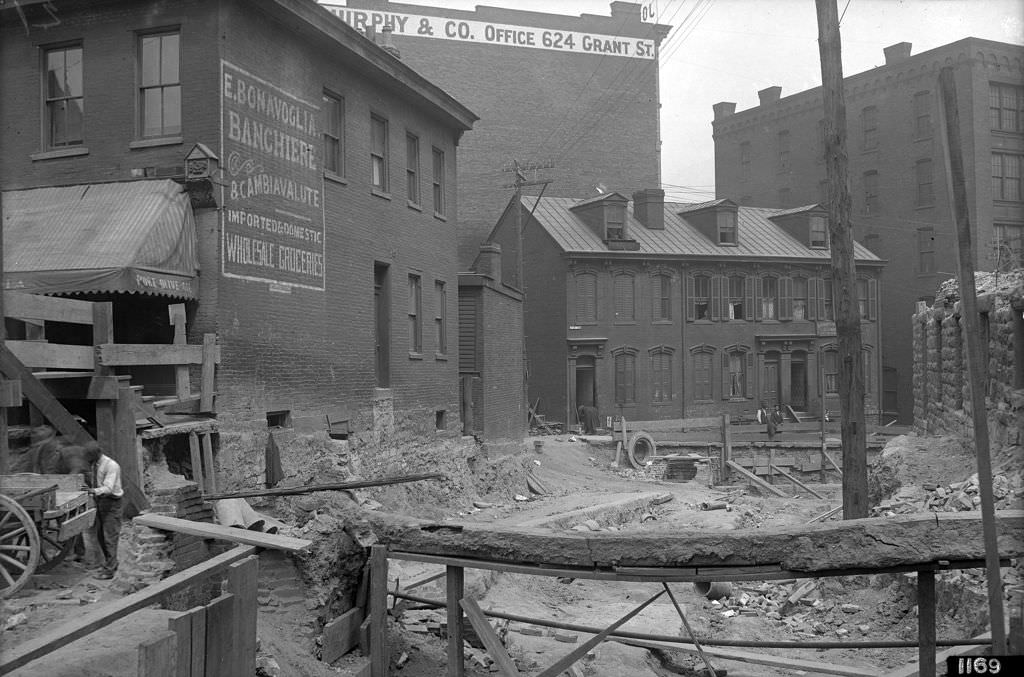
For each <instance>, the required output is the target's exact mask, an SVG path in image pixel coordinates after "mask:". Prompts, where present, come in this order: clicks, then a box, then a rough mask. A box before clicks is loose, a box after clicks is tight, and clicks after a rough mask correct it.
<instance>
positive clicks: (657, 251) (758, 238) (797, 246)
mask: <svg viewBox="0 0 1024 677" xmlns="http://www.w3.org/2000/svg"><path fill="white" fill-rule="evenodd" d="M537 200H538V198H536V197H530V196H524V197H523V198H522V204H523V206H524V207H525V208H526V210H527V211H529V210H530V209H533V206H534V202H536V201H537ZM539 200H540V202H539V204H537V208H536V210H535V211H534V214H533V218H534V219H535V220H536V221H537V223H538V224H539V225H540V226H541V227H542V228H543V229H544V230H545V231H546V232H547V233H548V234H549V235H551V237H552V238H553V239H554V241H555V242H556V243H557V245H558V246H559V247H560V248H561V249H562V250H563V251H565V252H566V253H575V254H604V255H609V254H613V255H615V256H623V255H626V256H629V257H636V256H652V257H667V256H671V257H701V258H708V257H714V258H718V259H742V258H760V259H772V258H779V259H783V258H784V259H795V258H799V259H811V260H813V259H820V260H830V259H831V252H830V250H828V249H812V248H810V247H808V246H807V245H805V244H803V243H801V242H799V241H798V240H797V239H795V238H794V237H792V236H791V235H790V234H789V233H787V232H786V231H785V230H784V229H783V228H782V227H780V226H779V225H778V224H776V223H774V222H773V221H771V219H769V217H770V216H776V215H779V214H785V213H792V212H793V210H784V209H769V208H765V207H743V206H740V207H739V212H738V216H737V229H738V234H739V237H738V243H737V244H736V245H735V246H733V245H729V246H722V245H719V244H717V243H715V242H713V241H711V240H710V239H708V238H707V237H705V236H704V235H703V234H701V232H700V231H699V230H697V229H696V228H695V227H694V226H692V225H691V224H690V223H689V222H687V221H686V219H684V218H683V217H682V216H680V215H679V214H680V212H683V211H693V210H694V208H695V207H698V205H693V204H689V203H673V202H666V203H665V229H664V230H650V229H649V228H647V227H646V226H644V225H643V224H642V223H640V222H639V221H638V220H637V219H636V218H635V217H634V216H633V209H632V203H630V208H629V209H628V210H627V216H626V221H627V223H626V228H627V232H628V237H629V238H630V239H633V240H636V242H637V243H638V244H639V245H640V248H639V250H637V251H627V252H623V251H619V250H614V251H613V250H609V249H608V246H607V245H606V244H605V243H604V242H603V241H602V239H601V237H600V236H599V235H598V234H597V233H595V232H594V231H593V230H591V229H590V228H589V227H587V225H586V224H585V223H583V221H581V220H580V219H579V218H578V217H577V216H576V215H575V214H574V213H573V212H572V211H571V210H570V207H572V206H573V205H576V204H578V200H575V199H572V198H562V197H543V198H539ZM719 202H721V201H720V200H715V201H712V202H708V203H701V204H700V205H699V207H701V208H703V207H707V206H709V205H712V204H715V203H719ZM806 209H808V208H801V209H800V210H799V211H805V210H806ZM854 257H855V259H856V260H857V261H861V262H875V263H882V262H883V259H880V258H879V257H878V256H876V255H875V254H873V253H871V251H870V250H869V249H867V248H866V247H864V246H863V245H861V244H860V243H857V242H854Z"/></svg>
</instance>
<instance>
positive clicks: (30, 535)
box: [0, 495, 40, 598]
mask: <svg viewBox="0 0 1024 677" xmlns="http://www.w3.org/2000/svg"><path fill="white" fill-rule="evenodd" d="M39 551H40V545H39V533H38V532H37V531H36V525H35V523H34V522H33V521H32V518H31V517H30V516H29V514H28V512H26V511H25V509H24V508H22V507H21V506H20V505H18V503H17V502H16V501H15V500H14V499H13V498H10V497H9V496H4V495H0V598H4V597H7V596H9V595H12V594H14V593H15V592H17V591H18V590H21V588H22V587H24V585H25V583H27V582H28V579H29V577H31V576H32V574H33V573H34V572H35V569H36V565H37V564H38V563H39Z"/></svg>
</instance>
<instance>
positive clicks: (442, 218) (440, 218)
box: [434, 212, 448, 221]
mask: <svg viewBox="0 0 1024 677" xmlns="http://www.w3.org/2000/svg"><path fill="white" fill-rule="evenodd" d="M434 218H435V219H437V220H438V221H447V220H448V217H447V216H445V215H444V214H441V213H440V212H434Z"/></svg>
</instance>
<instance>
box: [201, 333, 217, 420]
mask: <svg viewBox="0 0 1024 677" xmlns="http://www.w3.org/2000/svg"><path fill="white" fill-rule="evenodd" d="M202 358H203V360H202V364H203V368H202V373H201V376H200V387H199V410H200V411H204V412H212V411H213V410H214V402H213V396H214V392H215V390H214V389H215V387H216V382H215V381H214V376H215V374H216V364H217V363H218V362H220V346H218V345H217V335H216V334H203V354H202Z"/></svg>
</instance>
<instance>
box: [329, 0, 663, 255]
mask: <svg viewBox="0 0 1024 677" xmlns="http://www.w3.org/2000/svg"><path fill="white" fill-rule="evenodd" d="M321 4H323V5H324V6H325V7H327V8H328V9H330V10H331V11H332V12H335V13H336V14H337V15H338V16H340V17H341V18H342V19H344V20H345V21H347V22H348V23H350V24H351V25H352V26H354V27H355V28H357V29H360V30H369V31H370V32H371V33H376V34H377V36H378V38H380V37H381V33H382V31H383V30H384V28H385V26H387V27H389V28H391V29H392V30H391V31H390V32H389V37H387V38H385V39H387V40H389V41H390V43H391V44H392V45H393V46H394V48H396V49H397V51H398V53H399V54H400V56H401V59H402V60H403V61H404V62H406V63H408V64H409V65H411V66H412V67H413V68H415V69H416V70H417V71H419V72H421V73H423V74H424V75H425V76H426V77H428V78H430V79H431V81H433V82H436V83H437V84H438V85H440V86H441V87H442V88H443V89H444V90H445V91H447V92H449V93H450V94H452V95H453V96H454V97H455V98H456V99H458V100H459V101H461V102H463V103H464V104H466V105H467V106H468V107H469V108H470V109H471V110H473V112H475V113H476V114H477V115H479V116H480V121H479V122H478V123H477V124H475V125H474V127H473V132H472V133H471V134H467V135H466V137H465V138H464V139H463V140H462V141H461V142H460V144H459V168H458V183H459V196H460V197H459V211H458V223H459V264H460V266H461V269H462V270H468V268H469V266H470V264H471V263H472V262H473V260H474V258H475V257H476V255H477V252H478V248H479V246H480V243H481V242H483V241H484V240H485V239H486V237H487V234H488V233H489V232H490V230H491V228H492V227H493V226H494V224H495V222H496V221H497V219H498V216H500V214H501V211H502V209H504V207H505V204H506V203H507V202H508V199H509V196H510V194H511V189H510V188H509V184H510V183H512V180H513V178H514V175H513V174H511V173H509V172H507V171H502V170H503V169H505V168H507V167H508V165H509V163H510V162H511V161H513V160H520V161H525V162H528V163H529V162H533V163H540V164H545V163H548V162H551V163H553V164H554V165H555V166H554V167H553V168H550V169H546V170H545V171H544V174H543V176H544V177H545V178H549V179H552V183H551V184H550V185H548V186H547V189H546V192H545V194H546V195H552V196H561V197H575V196H579V195H594V194H596V193H597V190H595V188H597V187H598V186H601V187H602V190H606V191H607V190H629V189H630V188H631V187H632V186H635V185H636V182H638V181H639V182H641V183H642V185H648V186H656V185H660V184H659V182H660V178H661V174H660V165H661V153H660V151H661V142H660V136H659V108H660V93H659V85H658V58H657V46H658V44H659V43H660V42H661V40H662V39H664V38H665V36H666V35H667V34H668V29H669V27H668V26H664V25H656V24H651V23H644V22H643V21H642V19H643V15H642V7H641V5H640V4H636V3H630V2H619V1H615V2H611V3H610V9H611V13H610V16H598V15H592V14H584V15H582V16H565V15H559V14H548V13H544V12H529V11H521V10H514V9H503V8H498V7H486V6H477V8H476V10H475V11H461V10H453V9H440V8H437V7H428V6H424V5H414V4H404V3H395V2H386V1H384V0H348V2H347V3H341V2H332V1H331V0H321ZM552 7H553V8H554V7H556V4H555V3H552ZM555 11H557V9H556V10H555Z"/></svg>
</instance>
